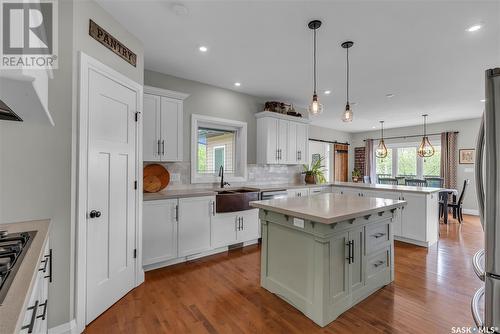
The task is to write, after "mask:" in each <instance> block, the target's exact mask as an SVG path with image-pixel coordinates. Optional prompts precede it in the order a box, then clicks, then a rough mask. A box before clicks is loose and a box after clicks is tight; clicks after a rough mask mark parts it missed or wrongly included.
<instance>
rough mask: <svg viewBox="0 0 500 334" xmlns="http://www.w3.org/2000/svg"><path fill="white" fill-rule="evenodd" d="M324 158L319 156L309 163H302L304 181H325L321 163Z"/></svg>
mask: <svg viewBox="0 0 500 334" xmlns="http://www.w3.org/2000/svg"><path fill="white" fill-rule="evenodd" d="M323 160H325V158H324V157H322V156H319V158H318V159H313V162H312V163H311V165H303V167H304V171H303V172H302V174H305V181H306V183H307V184H316V183H325V182H326V179H325V174H324V171H325V170H324V168H325V166H323V165H322V164H321V163H322V162H323Z"/></svg>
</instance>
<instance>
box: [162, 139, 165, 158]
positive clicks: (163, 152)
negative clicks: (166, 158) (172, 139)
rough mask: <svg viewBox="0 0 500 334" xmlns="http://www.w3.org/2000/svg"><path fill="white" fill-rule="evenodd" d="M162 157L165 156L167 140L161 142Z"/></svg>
mask: <svg viewBox="0 0 500 334" xmlns="http://www.w3.org/2000/svg"><path fill="white" fill-rule="evenodd" d="M161 155H165V140H162V141H161Z"/></svg>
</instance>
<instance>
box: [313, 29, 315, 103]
mask: <svg viewBox="0 0 500 334" xmlns="http://www.w3.org/2000/svg"><path fill="white" fill-rule="evenodd" d="M313 44H314V57H313V59H314V61H313V68H314V75H313V78H314V79H313V82H314V94H316V29H314V42H313Z"/></svg>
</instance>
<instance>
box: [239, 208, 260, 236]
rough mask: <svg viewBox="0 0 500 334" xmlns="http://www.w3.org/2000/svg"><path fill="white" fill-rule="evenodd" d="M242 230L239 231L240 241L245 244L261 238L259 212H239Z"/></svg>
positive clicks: (256, 210) (253, 210) (255, 210)
mask: <svg viewBox="0 0 500 334" xmlns="http://www.w3.org/2000/svg"><path fill="white" fill-rule="evenodd" d="M238 216H239V217H240V224H239V226H240V228H239V229H238V241H239V242H245V241H250V240H255V239H258V238H259V210H258V209H252V210H247V211H242V212H239V215H238Z"/></svg>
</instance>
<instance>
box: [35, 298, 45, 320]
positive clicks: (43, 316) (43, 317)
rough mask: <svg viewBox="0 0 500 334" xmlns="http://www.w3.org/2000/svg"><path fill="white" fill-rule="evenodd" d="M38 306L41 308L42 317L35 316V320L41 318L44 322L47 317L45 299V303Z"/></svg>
mask: <svg viewBox="0 0 500 334" xmlns="http://www.w3.org/2000/svg"><path fill="white" fill-rule="evenodd" d="M38 306H43V313H42V315H39V316H37V319H38V318H42V320H45V317H46V316H47V299H45V303H43V304H40V305H38Z"/></svg>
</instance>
